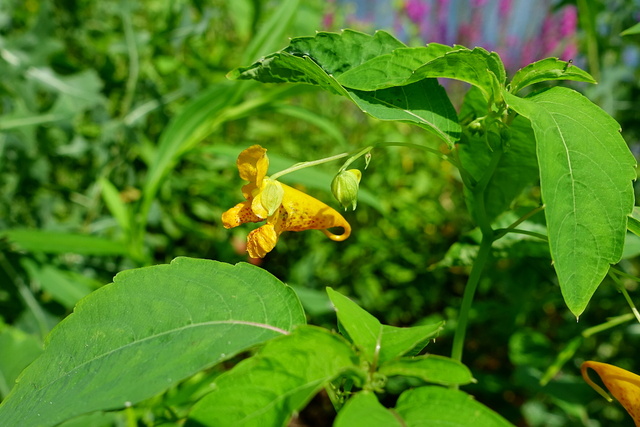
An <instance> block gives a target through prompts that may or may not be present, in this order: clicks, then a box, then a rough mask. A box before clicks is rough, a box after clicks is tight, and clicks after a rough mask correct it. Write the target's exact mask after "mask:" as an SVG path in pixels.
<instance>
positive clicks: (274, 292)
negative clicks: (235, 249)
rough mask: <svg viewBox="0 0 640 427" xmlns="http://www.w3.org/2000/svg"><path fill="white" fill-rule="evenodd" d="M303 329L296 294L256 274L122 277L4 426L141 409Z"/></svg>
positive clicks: (180, 264) (53, 350)
mask: <svg viewBox="0 0 640 427" xmlns="http://www.w3.org/2000/svg"><path fill="white" fill-rule="evenodd" d="M304 322H305V317H304V313H303V311H302V308H301V306H300V302H299V301H298V299H297V297H296V296H295V293H294V292H293V290H292V289H291V288H289V287H287V286H285V285H284V284H282V282H280V281H279V280H277V279H276V278H275V277H273V276H272V275H270V274H269V273H267V272H266V271H264V270H261V269H260V268H257V267H254V266H252V265H249V264H237V265H235V266H232V265H229V264H224V263H220V262H216V261H208V260H198V259H190V258H177V259H175V260H174V261H173V262H172V263H171V264H170V265H160V266H155V267H147V268H140V269H134V270H127V271H124V272H121V273H119V274H118V275H117V276H116V277H115V278H114V283H113V284H111V285H107V286H104V287H102V288H100V289H99V290H97V291H96V292H93V293H92V294H91V295H89V296H88V297H86V298H84V299H83V300H81V301H80V302H79V303H78V305H77V306H76V309H75V312H74V313H73V314H71V315H70V316H68V317H67V318H66V319H65V320H63V321H62V322H61V323H60V324H58V326H56V327H55V328H54V329H53V330H52V331H51V333H50V334H49V336H48V337H47V340H46V343H45V351H44V353H43V355H42V356H41V357H39V358H38V359H37V360H36V361H35V362H33V363H32V364H31V365H30V366H29V367H28V368H27V369H26V370H25V371H24V372H23V373H22V375H21V376H20V378H19V379H18V383H17V384H16V386H15V387H14V388H13V390H12V392H11V394H10V395H9V396H8V397H7V399H6V400H5V401H4V402H2V405H0V425H18V424H21V425H54V424H57V423H59V422H61V421H64V420H66V419H69V418H71V417H74V416H77V415H80V414H82V413H87V412H91V411H97V410H109V409H116V408H121V407H123V406H125V404H126V405H128V404H135V403H136V402H139V401H141V400H143V399H147V398H149V397H151V396H154V395H156V394H158V393H160V392H162V391H164V390H166V389H167V388H169V387H171V386H172V385H174V384H176V383H177V382H179V381H181V380H183V379H185V378H187V377H189V376H191V375H193V374H194V373H196V372H198V371H200V370H202V369H206V368H208V367H211V366H213V365H214V364H216V363H218V362H220V361H222V360H225V359H228V358H230V357H232V356H233V355H235V354H237V353H239V352H241V351H244V350H246V349H248V348H250V347H252V346H254V345H256V344H259V343H262V342H264V341H266V340H269V339H271V338H274V337H277V336H281V335H282V334H286V333H287V331H290V330H291V329H293V327H294V326H296V325H300V324H304ZM52 366H55V369H52V368H51V367H52Z"/></svg>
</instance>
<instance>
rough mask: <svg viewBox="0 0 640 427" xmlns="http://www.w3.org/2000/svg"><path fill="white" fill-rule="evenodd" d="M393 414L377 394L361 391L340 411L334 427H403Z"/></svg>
mask: <svg viewBox="0 0 640 427" xmlns="http://www.w3.org/2000/svg"><path fill="white" fill-rule="evenodd" d="M404 425H405V424H403V423H402V420H400V419H398V417H396V416H395V415H394V414H393V412H391V411H390V410H388V409H387V408H385V407H384V406H382V405H381V404H380V402H379V401H378V398H377V397H376V395H375V393H373V392H371V391H360V392H358V393H356V394H354V395H353V396H352V397H351V398H350V399H349V400H347V403H345V405H344V406H343V407H342V409H340V412H338V416H337V417H336V420H335V422H334V424H333V427H403V426H404Z"/></svg>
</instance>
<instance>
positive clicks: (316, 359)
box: [187, 326, 359, 427]
mask: <svg viewBox="0 0 640 427" xmlns="http://www.w3.org/2000/svg"><path fill="white" fill-rule="evenodd" d="M357 369H359V368H358V358H357V356H356V354H355V353H354V352H353V350H352V349H351V346H350V345H349V344H348V343H347V342H346V341H345V340H344V339H342V338H341V337H340V336H339V335H336V334H332V333H331V332H329V331H327V330H325V329H321V328H318V327H314V326H301V327H298V328H296V329H295V330H294V331H293V332H292V333H291V334H290V335H287V336H284V337H281V338H277V339H275V340H272V341H269V342H268V343H267V344H266V345H265V346H264V348H263V349H262V350H261V351H260V352H259V353H258V354H257V355H255V356H253V357H251V358H250V359H247V360H244V361H242V362H240V363H239V364H238V365H236V366H235V367H234V368H233V369H231V370H230V371H227V372H225V373H224V374H222V375H220V376H219V377H218V378H216V380H215V381H214V383H213V384H212V389H213V391H212V392H211V393H209V394H208V395H206V396H205V397H204V398H202V399H201V400H200V401H199V402H198V403H197V404H196V405H195V406H194V407H193V409H192V411H191V413H190V415H189V420H190V421H191V422H189V423H187V425H188V426H189V425H194V426H196V425H197V426H212V427H220V426H222V427H224V426H230V427H231V426H233V427H235V426H257V427H262V426H282V425H286V422H287V420H288V419H289V418H291V415H293V413H294V412H295V411H298V410H300V409H301V408H302V407H304V406H305V405H306V404H307V403H308V402H309V400H311V398H312V397H313V396H314V395H315V394H316V393H317V392H318V391H320V389H321V388H322V387H323V386H325V385H326V384H328V383H329V382H330V381H331V380H333V379H334V378H336V377H337V376H339V375H341V374H345V373H347V372H349V371H356V370H357Z"/></svg>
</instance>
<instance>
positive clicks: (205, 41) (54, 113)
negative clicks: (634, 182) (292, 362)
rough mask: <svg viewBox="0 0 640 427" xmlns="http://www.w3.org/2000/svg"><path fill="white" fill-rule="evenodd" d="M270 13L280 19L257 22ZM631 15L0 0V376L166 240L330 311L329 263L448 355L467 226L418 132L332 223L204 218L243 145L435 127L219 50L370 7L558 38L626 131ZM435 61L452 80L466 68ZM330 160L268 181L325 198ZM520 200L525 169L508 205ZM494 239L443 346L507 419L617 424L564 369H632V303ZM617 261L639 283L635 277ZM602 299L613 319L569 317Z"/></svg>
mask: <svg viewBox="0 0 640 427" xmlns="http://www.w3.org/2000/svg"><path fill="white" fill-rule="evenodd" d="M274 14H282V19H281V20H279V21H278V26H277V27H274V28H267V27H265V25H267V23H268V22H270V21H269V18H270V17H272V16H274ZM639 18H640V1H638V0H613V1H605V0H593V1H587V0H577V1H551V0H545V1H536V2H531V1H518V0H511V1H509V0H457V1H453V0H450V1H437V0H406V1H393V2H391V1H362V0H361V1H346V0H345V1H320V0H312V1H304V2H301V1H297V0H286V1H282V2H276V1H268V0H233V1H231V0H209V1H196V0H176V1H170V0H164V1H137V2H136V1H104V2H93V1H89V0H56V1H51V0H43V1H37V0H26V1H24V0H0V76H2V77H1V79H0V236H1V237H0V239H1V240H0V372H1V375H0V398H2V397H4V396H6V394H7V393H8V391H9V390H10V388H11V385H12V383H13V381H14V380H15V378H16V376H17V374H18V373H19V372H20V370H21V369H22V368H23V367H24V366H26V365H27V364H28V363H29V362H30V361H31V360H32V359H33V358H34V357H36V356H37V355H38V354H39V352H40V351H41V345H42V341H43V338H44V336H45V335H46V334H47V333H48V331H49V330H50V329H51V328H52V327H53V326H55V325H56V324H57V323H58V322H59V321H60V320H61V319H62V318H63V317H64V316H66V315H68V314H69V313H70V312H71V311H72V309H73V306H74V304H75V303H76V302H77V301H78V300H79V299H80V298H81V297H82V296H84V295H86V294H87V293H89V292H91V291H92V290H94V289H97V288H98V287H100V286H102V285H104V284H106V283H109V282H110V281H111V279H112V277H113V276H114V275H115V274H116V273H117V272H119V271H121V270H123V269H127V268H134V267H139V266H145V265H153V264H158V263H166V262H169V261H170V260H171V259H173V258H174V257H176V256H191V257H200V258H208V259H215V260H220V261H225V262H231V263H235V262H239V261H250V262H254V263H258V264H260V266H261V267H263V268H265V269H267V270H268V271H270V272H272V273H273V274H274V275H276V276H277V277H278V278H280V279H281V280H283V281H285V282H286V283H288V284H290V285H291V286H293V287H294V288H295V289H296V290H297V291H298V292H299V295H300V297H301V299H302V300H303V303H304V304H305V307H306V309H307V312H308V315H309V318H310V322H312V323H314V324H320V325H324V326H327V327H330V328H332V327H335V317H334V315H333V311H332V310H331V307H330V306H329V304H328V300H327V299H326V297H325V296H324V288H325V287H326V286H332V287H333V288H335V289H337V290H339V291H340V292H343V293H345V294H348V295H350V296H351V297H353V298H354V299H355V300H357V301H358V302H359V303H360V304H361V305H362V306H363V307H364V308H366V309H367V310H369V311H370V312H372V313H373V314H375V315H376V316H378V317H379V318H380V320H381V321H383V322H384V323H388V324H393V325H399V326H404V325H412V324H416V323H420V322H424V321H433V320H435V319H444V320H446V321H447V328H446V330H445V332H444V333H443V334H442V336H441V337H440V338H438V340H437V341H436V342H435V343H433V344H431V345H430V346H429V347H428V350H429V351H430V352H432V353H436V354H443V355H448V354H449V352H450V346H451V342H450V338H451V335H452V334H451V331H452V330H453V328H454V327H455V322H456V317H457V310H458V307H459V304H460V300H461V296H462V291H463V287H464V283H465V281H466V275H467V273H468V266H469V265H470V259H469V257H470V256H471V254H472V253H473V249H474V245H475V244H476V243H477V241H476V236H475V234H474V232H473V224H472V222H471V220H470V217H469V215H468V213H467V211H466V207H465V205H464V199H463V195H462V185H461V182H460V180H459V179H458V176H457V174H456V172H455V170H453V168H452V167H451V165H450V164H448V163H446V162H444V161H442V160H441V159H439V158H438V157H437V156H434V155H427V154H424V153H423V152H422V151H414V150H411V149H405V148H392V149H388V150H378V151H376V152H374V153H373V158H372V161H371V164H370V166H369V168H368V169H367V170H366V171H365V172H364V174H363V181H362V187H361V189H362V194H361V198H360V203H359V205H358V209H357V210H356V211H355V212H347V213H346V214H345V216H346V218H347V219H348V220H349V221H350V223H351V225H352V227H353V234H352V236H351V237H350V238H349V239H348V240H347V241H345V242H343V243H335V242H332V241H330V240H328V239H326V237H325V236H324V235H322V233H317V232H304V233H286V234H284V235H283V236H282V237H281V239H280V242H279V243H278V246H277V247H276V249H275V250H274V251H273V252H272V253H271V254H269V255H268V256H267V257H266V258H265V259H264V260H261V261H259V260H249V259H248V258H247V255H246V252H245V250H244V245H245V238H246V234H247V233H248V232H249V231H250V229H251V227H250V226H243V227H238V228H236V229H233V230H226V229H224V228H223V227H222V224H221V221H220V215H221V214H222V212H224V211H225V210H226V209H228V208H229V207H231V206H233V205H234V204H235V203H237V202H238V201H240V200H241V198H242V195H241V193H240V185H241V184H242V181H241V180H240V178H239V177H238V176H237V169H236V167H235V159H236V156H237V154H238V153H239V152H240V151H241V150H242V149H244V148H246V147H248V146H249V145H252V144H260V145H262V146H264V147H265V148H267V149H268V150H269V156H270V159H271V169H270V171H271V173H273V172H275V171H277V170H279V169H283V168H285V167H287V166H290V165H291V164H293V163H295V162H298V161H305V160H314V159H318V158H321V157H326V156H329V155H332V154H337V153H340V152H345V151H351V150H355V149H357V148H360V147H363V146H366V145H369V144H373V143H377V142H382V141H394V142H409V143H410V142H418V141H420V142H421V143H422V142H424V139H425V138H426V139H427V141H428V142H427V143H428V144H429V145H430V146H431V147H433V148H442V149H444V146H443V144H442V143H441V142H440V141H438V140H435V139H433V138H432V137H431V136H430V135H428V134H426V133H425V132H423V131H421V130H420V129H418V128H412V127H411V126H409V125H402V124H392V123H385V122H380V121H376V120H373V119H371V118H369V117H366V116H365V115H363V114H362V113H361V112H360V111H359V110H357V109H356V108H354V107H353V106H352V105H350V104H349V103H348V102H347V101H346V100H344V99H340V98H338V97H335V96H332V95H330V94H327V93H323V92H318V91H317V90H315V89H312V88H310V87H305V86H293V85H292V86H277V85H261V84H256V83H252V82H229V81H227V79H226V78H225V74H226V73H227V72H228V71H230V70H231V69H233V68H235V67H237V66H242V65H248V64H249V63H251V62H253V61H254V60H257V59H259V58H260V57H261V56H262V55H266V54H268V53H271V52H273V51H275V50H278V49H280V48H283V47H284V46H286V44H287V43H288V38H289V37H295V36H305V35H313V34H314V32H315V31H316V30H329V31H338V30H339V29H341V28H354V29H358V30H362V31H365V32H373V31H374V30H376V29H385V30H388V31H390V32H391V33H393V34H395V35H397V37H399V38H401V39H402V40H403V41H405V43H407V44H409V45H411V46H418V45H422V44H425V43H427V42H440V43H447V44H453V43H460V44H464V45H466V46H469V47H472V46H483V47H485V48H487V49H490V50H496V51H497V52H499V53H500V54H501V55H502V57H503V59H504V61H505V64H506V65H507V67H508V68H509V70H510V71H511V73H513V71H515V70H517V69H518V68H520V67H522V66H524V65H526V64H527V63H529V62H531V61H534V60H537V59H542V58H544V57H547V56H559V57H560V58H561V59H564V60H569V59H572V60H573V63H574V64H576V65H578V66H581V67H583V68H585V69H586V70H587V71H589V72H591V73H592V74H593V75H594V76H595V77H596V78H597V79H598V80H599V82H600V84H599V85H597V86H592V87H587V86H583V85H573V87H574V88H575V89H576V90H579V91H582V92H583V93H585V94H586V95H587V96H588V97H590V98H591V99H592V100H593V101H594V102H596V103H597V104H598V105H600V106H601V107H602V108H604V109H605V110H606V111H607V112H609V113H610V114H612V115H613V116H614V118H616V119H617V120H618V121H619V122H620V123H621V125H622V129H623V136H624V137H625V139H626V140H627V142H628V143H629V144H630V147H631V148H632V150H633V152H634V153H636V154H638V153H640V117H639V114H640V113H639V111H640V109H639V108H638V105H637V101H636V100H637V99H638V95H639V85H638V81H639V80H638V79H639V77H640V72H639V63H640V50H639V46H640V44H639V42H640V36H633V35H632V36H625V37H622V36H620V32H621V31H623V30H624V29H626V28H628V27H630V26H632V25H633V24H635V23H636V22H637V21H638V19H639ZM257 41H259V43H258V42H257ZM443 84H445V85H446V87H447V88H448V90H449V91H450V94H451V97H452V99H453V100H454V102H456V103H458V104H459V102H460V101H461V99H462V95H463V93H464V90H465V88H464V87H463V86H460V85H456V84H452V83H451V82H443ZM359 166H362V165H359ZM338 167H339V164H329V165H325V166H324V167H319V168H314V169H313V170H308V169H307V170H304V171H301V172H297V173H294V174H291V175H288V176H287V177H286V179H284V178H283V181H285V182H287V183H290V184H292V185H296V186H297V187H299V188H302V189H304V190H305V191H307V192H309V193H310V194H313V195H314V196H316V197H318V198H320V199H321V200H324V201H325V202H327V203H329V204H331V205H332V206H334V207H336V208H337V207H338V204H337V202H335V201H334V200H333V198H332V196H331V193H330V191H329V183H330V181H331V178H332V176H333V174H334V173H335V172H336V171H337V168H338ZM538 203H539V191H538V188H537V187H535V186H534V187H531V188H528V189H527V190H526V191H525V193H524V194H523V195H522V196H521V197H520V198H519V199H518V200H517V203H516V205H515V206H514V209H515V210H516V211H518V212H521V211H522V212H526V211H527V210H529V209H531V208H533V207H535V206H537V204H538ZM538 217H541V216H540V215H538ZM508 219H509V218H503V219H502V220H504V221H506V222H507V223H508V222H509V220H508ZM534 219H535V218H534ZM538 221H543V219H542V218H539V219H538ZM500 243H501V244H500V245H499V247H497V248H496V250H495V262H494V263H493V264H492V266H491V268H489V269H488V271H487V272H486V275H485V279H484V282H483V283H482V286H481V287H480V289H479V292H478V295H477V298H476V302H475V305H474V308H473V312H472V322H471V326H470V330H469V332H468V342H467V346H466V350H465V359H464V361H465V362H466V363H467V364H468V365H469V366H470V367H471V369H472V371H473V373H474V375H475V376H476V378H477V379H478V381H479V382H478V384H476V385H474V386H472V387H469V388H468V390H469V391H470V392H471V393H473V394H475V395H476V396H477V398H478V399H479V400H481V401H483V402H484V403H486V404H487V405H488V406H490V407H492V408H493V409H495V410H496V411H498V412H500V413H501V414H503V415H504V416H505V417H507V418H508V419H509V420H511V421H512V422H513V423H515V424H517V425H522V426H568V425H576V426H578V425H589V426H600V425H611V424H615V425H631V421H630V419H628V415H627V414H626V413H625V412H624V411H623V410H622V409H621V407H620V406H619V405H615V404H608V403H607V402H606V401H604V400H603V399H602V398H600V397H599V396H598V395H597V394H595V393H594V392H593V391H592V390H591V389H589V388H588V387H587V386H586V385H584V384H583V381H582V379H581V378H579V372H578V367H579V365H580V363H581V362H582V361H583V360H588V359H594V360H599V361H602V362H607V363H612V364H616V365H618V366H620V367H623V368H625V369H629V370H631V371H634V372H636V373H639V372H640V359H638V357H637V354H638V352H637V351H636V349H638V348H640V325H638V324H637V323H634V322H633V321H631V319H630V317H629V316H628V313H629V312H630V309H629V307H628V305H627V303H626V302H625V301H624V299H623V297H622V296H621V295H620V294H619V293H618V291H617V290H616V287H615V285H614V283H613V281H611V280H610V279H607V280H605V282H604V283H603V285H602V286H601V287H600V289H599V290H598V292H597V293H596V294H595V296H594V299H593V301H592V303H591V304H590V306H589V308H588V310H587V312H586V313H585V314H584V316H583V317H581V318H580V321H579V322H578V323H576V321H575V318H573V317H572V315H571V314H570V313H569V312H568V310H567V309H566V308H565V306H564V303H563V301H562V298H561V295H560V290H559V288H558V286H557V282H556V281H555V279H554V273H553V270H552V267H551V265H550V258H549V255H548V251H547V250H546V249H545V247H544V245H541V244H540V243H538V242H536V241H533V240H529V239H526V238H517V239H516V238H514V239H511V240H507V239H505V241H504V242H503V241H501V242H500ZM628 249H629V250H628V251H627V253H626V258H627V259H625V260H624V261H623V263H622V264H621V267H620V268H622V269H624V270H625V271H626V272H628V273H631V274H635V275H638V274H639V273H640V272H639V271H638V263H637V260H636V259H635V258H634V257H635V256H636V255H637V254H638V253H639V252H640V250H633V249H634V248H628ZM623 284H624V285H625V286H626V287H627V289H628V290H629V291H630V292H631V295H632V297H635V299H636V300H638V298H637V295H638V292H640V290H638V288H637V284H636V283H635V282H633V281H629V282H624V283H623ZM151 297H152V296H150V298H151ZM621 315H625V316H626V317H624V318H622V319H621V320H620V322H619V323H620V325H619V326H616V327H613V328H609V329H605V330H603V331H601V332H598V329H595V330H594V329H590V328H593V327H596V326H597V325H599V324H602V323H603V322H605V321H606V320H607V319H609V318H613V317H617V316H621ZM585 331H586V333H585ZM567 347H569V350H567ZM563 351H568V353H566V354H568V357H567V358H566V359H567V360H561V361H558V360H557V357H558V354H560V353H561V352H563ZM574 352H575V353H574ZM561 362H567V363H566V364H565V365H564V366H562V363H561ZM553 366H555V367H557V368H558V372H557V373H556V374H555V376H553V379H552V380H551V381H550V382H548V383H547V384H546V385H545V386H542V385H540V379H541V378H542V376H543V375H544V373H545V371H547V369H548V368H549V367H553ZM389 398H390V399H392V398H393V396H390V397H389ZM309 423H310V424H309V425H314V424H313V423H312V421H309ZM625 423H626V424H625ZM317 425H321V424H317Z"/></svg>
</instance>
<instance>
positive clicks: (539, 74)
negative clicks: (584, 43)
mask: <svg viewBox="0 0 640 427" xmlns="http://www.w3.org/2000/svg"><path fill="white" fill-rule="evenodd" d="M549 80H573V81H576V82H587V83H597V82H596V81H595V79H594V78H593V77H592V76H591V74H589V73H587V72H586V71H584V70H582V69H580V68H578V67H576V66H574V65H572V64H571V63H569V62H566V61H561V60H559V59H558V58H546V59H542V60H540V61H536V62H533V63H531V64H529V65H527V66H526V67H524V68H521V69H519V70H518V71H517V72H516V74H515V75H514V76H513V79H511V83H510V85H511V88H510V90H509V92H511V93H513V94H516V93H518V92H520V91H521V90H522V89H524V88H525V87H527V86H530V85H532V84H535V83H540V82H545V81H549Z"/></svg>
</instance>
